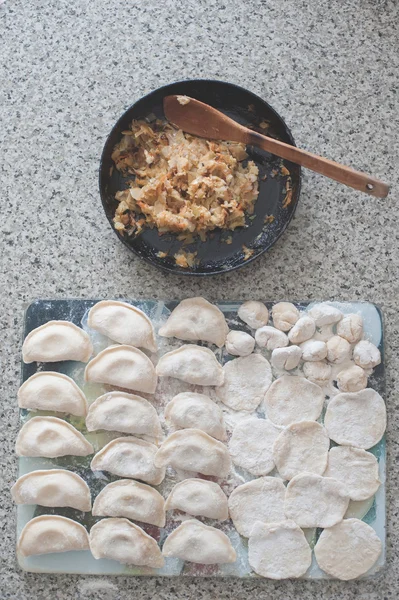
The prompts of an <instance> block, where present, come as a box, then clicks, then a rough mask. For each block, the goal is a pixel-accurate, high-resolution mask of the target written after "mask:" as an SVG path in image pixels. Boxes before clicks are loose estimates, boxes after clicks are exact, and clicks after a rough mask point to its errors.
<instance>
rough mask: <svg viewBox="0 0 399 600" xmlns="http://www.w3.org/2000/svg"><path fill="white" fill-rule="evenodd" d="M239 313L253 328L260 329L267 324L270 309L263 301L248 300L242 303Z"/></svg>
mask: <svg viewBox="0 0 399 600" xmlns="http://www.w3.org/2000/svg"><path fill="white" fill-rule="evenodd" d="M237 314H238V316H239V317H240V319H241V320H242V321H244V323H246V324H247V325H249V326H250V327H251V328H252V329H259V327H263V326H264V325H267V322H268V320H269V311H268V310H267V308H266V306H265V305H264V304H263V302H258V301H257V300H248V301H247V302H244V303H243V304H241V306H240V308H239V309H238V313H237Z"/></svg>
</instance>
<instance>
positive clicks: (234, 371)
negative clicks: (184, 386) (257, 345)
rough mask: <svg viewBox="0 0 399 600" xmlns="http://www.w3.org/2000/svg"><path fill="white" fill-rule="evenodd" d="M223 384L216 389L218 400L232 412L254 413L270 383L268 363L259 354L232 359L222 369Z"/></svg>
mask: <svg viewBox="0 0 399 600" xmlns="http://www.w3.org/2000/svg"><path fill="white" fill-rule="evenodd" d="M223 371H224V384H223V385H222V386H220V387H219V388H217V390H216V394H217V397H218V398H219V400H221V401H222V402H223V404H225V405H226V406H228V407H229V408H232V409H234V410H245V411H249V412H252V411H254V410H255V409H256V408H257V407H258V406H259V404H260V403H261V402H262V400H263V399H264V397H265V394H266V392H267V390H268V389H269V387H270V384H271V382H272V370H271V367H270V364H269V362H268V361H267V360H266V358H264V357H263V356H261V355H260V354H250V355H249V356H243V357H240V358H234V359H233V360H230V361H229V362H227V363H226V364H225V365H224V367H223Z"/></svg>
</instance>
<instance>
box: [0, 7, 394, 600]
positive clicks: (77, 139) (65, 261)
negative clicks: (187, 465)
mask: <svg viewBox="0 0 399 600" xmlns="http://www.w3.org/2000/svg"><path fill="white" fill-rule="evenodd" d="M0 5H1V6H0V86H1V87H0V89H1V102H0V148H1V150H0V154H1V185H0V201H1V222H0V229H1V252H0V263H1V264H0V267H1V272H0V278H1V279H0V292H1V312H0V323H1V345H0V360H1V363H0V364H1V375H2V377H1V380H2V381H1V389H0V394H1V406H0V416H1V429H0V439H1V460H0V463H1V469H2V471H3V472H2V475H1V482H0V486H1V501H0V515H1V517H0V528H1V540H0V548H1V550H0V552H1V554H0V569H1V579H0V590H1V591H0V597H1V598H7V599H9V598H10V599H11V598H12V599H18V600H25V599H30V598H39V599H42V600H47V599H52V600H53V599H57V600H66V599H77V600H86V599H87V600H89V599H91V598H93V599H96V600H103V599H104V600H105V599H106V600H108V599H115V600H116V599H119V598H133V597H134V598H136V599H137V600H145V599H150V598H162V599H167V600H169V599H171V598H177V599H193V598H196V599H208V598H209V599H218V600H223V599H227V598H234V599H235V600H239V599H242V598H248V597H256V598H259V599H262V600H268V599H272V598H273V600H293V599H294V598H295V599H299V598H300V599H301V600H311V599H318V598H323V599H328V600H338V599H340V600H351V599H354V598H362V600H374V599H377V598H378V599H383V600H394V599H395V598H397V597H398V596H399V581H398V572H399V542H398V536H397V533H395V532H397V528H398V519H399V517H398V509H399V499H398V494H397V489H398V486H399V477H398V467H397V462H398V459H399V448H398V433H397V432H398V425H399V422H398V408H399V404H398V388H399V377H398V375H397V373H398V372H399V356H398V352H397V348H398V346H399V320H398V307H397V304H398V298H399V294H398V292H399V282H398V277H397V270H398V265H399V253H398V250H399V234H398V229H397V218H398V217H397V200H398V183H399V176H398V167H399V121H398V119H399V91H398V89H399V85H398V84H399V36H398V29H397V23H398V21H399V4H398V3H397V2H395V1H393V0H392V1H388V0H387V1H384V0H350V1H349V0H285V1H282V0H246V1H245V2H238V1H237V0H221V1H216V0H202V2H198V0H195V1H194V0H186V2H180V3H178V2H173V1H172V0H163V1H161V2H159V1H158V2H155V1H154V0H147V1H146V2H138V1H137V0H132V1H130V2H120V3H115V2H107V1H106V0H91V1H88V0H80V1H79V2H70V1H67V0H47V1H45V0H24V1H23V0H16V1H13V0H6V1H5V2H1V1H0ZM193 77H195V78H196V77H204V78H206V77H213V78H219V79H223V80H226V81H231V82H235V83H238V84H241V85H243V86H244V87H247V88H249V89H250V90H252V91H254V92H255V93H257V94H259V95H260V96H262V97H263V98H265V99H266V100H268V101H269V102H270V103H271V104H272V105H273V106H274V107H275V108H276V109H277V111H278V112H280V114H282V115H283V116H284V118H285V119H286V121H287V123H288V125H289V126H290V127H291V128H292V131H293V134H294V137H295V139H296V141H297V143H298V144H300V145H301V146H302V147H304V148H306V149H311V150H313V151H315V152H317V153H322V154H325V155H326V156H329V157H332V158H335V159H336V160H339V161H342V162H345V163H347V164H350V165H352V166H354V167H356V168H359V169H362V170H365V171H368V172H370V173H373V174H374V175H375V176H377V177H378V176H379V177H381V178H383V179H384V180H387V181H389V182H390V183H391V184H392V191H391V194H390V196H389V197H388V198H387V199H386V200H377V199H373V198H371V197H367V196H365V195H361V194H360V193H357V192H354V191H352V190H349V189H346V188H345V187H343V186H340V185H338V184H335V183H334V182H330V181H328V180H325V179H323V178H322V177H320V176H318V175H315V174H313V173H311V172H306V173H305V174H304V184H303V188H302V195H301V201H300V205H299V208H298V210H297V213H296V217H295V219H294V220H293V222H292V223H291V225H290V227H289V230H288V231H287V232H286V234H285V235H284V236H283V237H282V238H281V239H280V240H279V242H278V243H277V244H276V246H275V247H274V248H273V249H272V250H271V251H270V252H269V253H268V254H267V255H264V256H263V257H261V258H260V259H259V260H257V261H255V262H254V263H252V264H251V265H248V266H247V267H245V268H244V269H242V270H241V271H239V272H236V273H233V274H230V275H223V276H219V277H217V278H210V279H201V280H199V279H191V278H179V277H176V276H175V275H167V274H164V273H161V272H159V271H157V270H154V268H152V267H151V266H149V265H147V264H145V263H142V262H140V261H139V260H138V259H136V258H134V257H133V255H131V254H130V253H129V251H128V250H127V249H126V248H124V246H123V245H122V244H121V243H120V242H119V241H118V239H117V238H116V236H115V235H114V233H113V232H112V230H111V228H110V227H109V225H108V223H107V221H106V219H105V217H104V214H103V212H102V208H101V205H100V201H99V194H98V188H97V170H98V162H99V155H100V152H101V149H102V146H103V144H104V140H105V137H106V135H107V134H108V132H109V130H110V128H111V126H112V125H113V123H114V122H115V120H116V119H117V118H118V117H119V115H120V114H121V113H122V112H123V111H124V110H125V109H126V108H127V107H128V106H129V105H130V104H132V103H133V101H134V100H136V99H137V98H138V97H140V96H141V95H143V94H144V93H146V92H149V91H150V90H152V89H154V88H156V87H158V86H159V85H161V84H166V83H168V82H171V81H173V80H177V79H185V78H193ZM193 294H198V295H204V296H205V297H207V298H208V299H209V300H216V299H218V298H219V299H229V298H235V299H244V298H246V299H247V298H250V297H258V298H263V299H265V300H275V299H287V300H289V299H339V300H345V299H354V300H357V299H362V300H369V301H372V302H376V303H378V304H380V306H381V307H382V309H383V311H384V316H385V327H386V347H387V353H386V361H387V376H388V379H387V384H388V385H387V397H386V401H387V406H388V415H389V421H388V423H389V424H388V562H387V568H386V571H385V572H384V573H383V574H381V575H380V576H379V577H377V578H376V579H374V580H363V581H359V582H349V583H343V582H310V581H306V582H304V581H296V582H295V581H288V582H287V581H286V582H272V581H266V580H259V581H236V580H234V581H227V580H226V581H217V580H212V579H210V580H192V579H184V580H171V581H169V580H162V579H149V578H145V579H139V580H136V579H134V578H117V579H111V578H108V579H105V578H94V577H93V578H91V577H78V576H67V577H65V576H62V577H57V576H46V575H32V574H26V573H23V572H21V571H20V570H19V569H18V566H17V564H16V559H15V553H14V545H15V507H14V506H13V505H12V503H11V501H10V495H9V487H10V486H11V484H12V482H13V481H14V479H15V475H16V458H15V455H14V452H13V446H14V440H15V435H16V432H17V426H18V415H17V408H16V399H15V398H16V390H17V386H18V379H19V370H20V367H19V359H20V336H21V331H22V318H23V311H24V308H25V307H26V306H27V304H28V303H29V302H30V301H31V300H32V299H34V298H37V297H55V298H62V297H66V296H68V297H81V298H84V297H101V296H103V297H110V296H125V297H131V298H134V297H136V298H142V297H152V298H159V297H169V298H182V297H186V296H190V295H193Z"/></svg>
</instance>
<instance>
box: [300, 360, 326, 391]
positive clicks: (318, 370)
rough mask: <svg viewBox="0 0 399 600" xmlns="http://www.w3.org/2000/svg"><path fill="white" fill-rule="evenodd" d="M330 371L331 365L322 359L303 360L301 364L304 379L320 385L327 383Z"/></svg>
mask: <svg viewBox="0 0 399 600" xmlns="http://www.w3.org/2000/svg"><path fill="white" fill-rule="evenodd" d="M331 372H332V370H331V365H328V364H327V363H326V362H324V361H317V362H305V363H304V365H303V374H304V375H305V377H306V379H309V381H311V382H312V383H315V384H316V385H319V386H320V387H324V386H325V385H327V384H328V383H329V381H330V377H331Z"/></svg>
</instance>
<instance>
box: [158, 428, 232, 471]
mask: <svg viewBox="0 0 399 600" xmlns="http://www.w3.org/2000/svg"><path fill="white" fill-rule="evenodd" d="M154 463H155V465H156V466H157V467H160V468H162V467H165V466H167V465H170V466H171V467H173V468H174V469H177V470H182V471H190V472H192V473H201V474H202V475H213V476H215V477H221V478H222V477H226V476H227V475H228V473H229V471H230V468H231V459H230V455H229V452H228V450H227V448H226V446H225V445H224V444H222V442H219V441H218V440H215V439H214V438H213V437H211V436H210V435H208V434H207V433H205V432H204V431H201V430H200V429H182V430H181V431H175V433H172V434H171V435H170V436H168V437H167V438H166V440H165V441H164V442H163V444H161V447H160V448H159V450H158V452H157V453H156V456H155V460H154Z"/></svg>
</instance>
